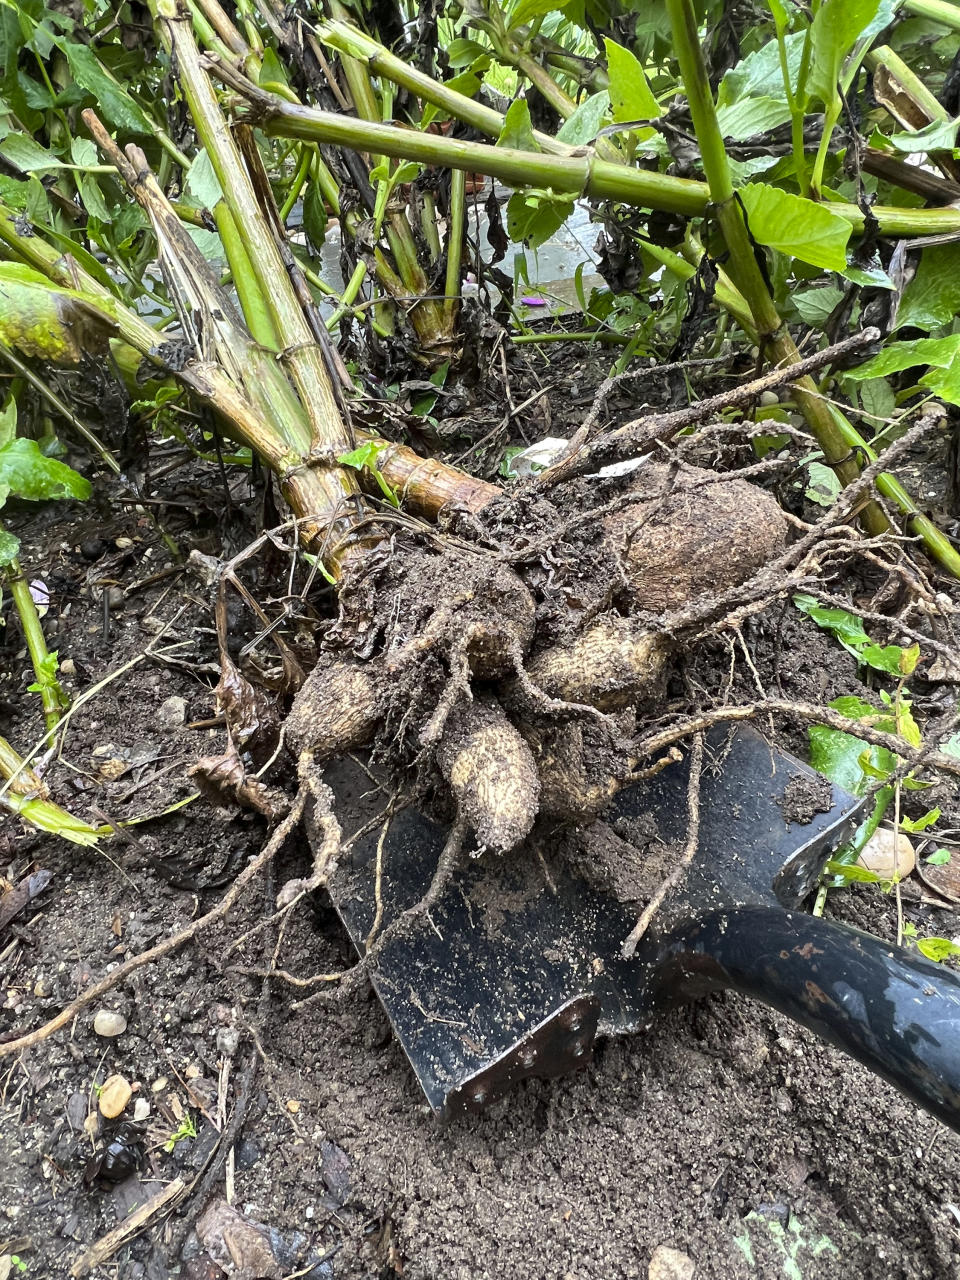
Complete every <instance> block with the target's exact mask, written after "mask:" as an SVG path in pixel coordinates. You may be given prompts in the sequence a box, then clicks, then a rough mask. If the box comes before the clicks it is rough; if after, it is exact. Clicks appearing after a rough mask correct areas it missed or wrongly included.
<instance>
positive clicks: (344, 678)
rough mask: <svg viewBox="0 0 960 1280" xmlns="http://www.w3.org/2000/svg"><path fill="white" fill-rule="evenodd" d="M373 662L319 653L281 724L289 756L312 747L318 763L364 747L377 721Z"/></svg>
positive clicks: (377, 681)
mask: <svg viewBox="0 0 960 1280" xmlns="http://www.w3.org/2000/svg"><path fill="white" fill-rule="evenodd" d="M380 679H381V673H380V668H379V663H377V662H376V661H371V662H357V661H355V660H354V659H352V658H341V657H333V656H331V655H325V656H324V657H322V658H321V659H320V662H319V663H318V664H317V666H316V667H314V669H313V671H311V673H310V675H309V676H308V677H307V680H306V682H305V683H304V686H303V688H302V689H301V690H300V692H299V693H298V694H297V696H296V697H295V698H294V700H293V706H292V707H291V708H290V714H289V715H288V716H287V719H286V723H285V724H284V736H285V740H286V743H287V746H288V747H289V748H290V750H291V751H293V752H294V754H295V755H300V754H301V752H303V751H312V752H313V754H314V757H315V758H316V760H317V761H318V762H322V761H324V760H332V759H333V758H334V757H335V756H338V755H342V754H343V752H345V751H352V750H353V749H354V748H356V747H363V746H366V745H367V744H368V743H369V742H371V741H372V739H373V736H374V734H375V733H376V730H377V726H378V725H379V723H380V720H381V716H382V712H381V707H380V696H379V689H380Z"/></svg>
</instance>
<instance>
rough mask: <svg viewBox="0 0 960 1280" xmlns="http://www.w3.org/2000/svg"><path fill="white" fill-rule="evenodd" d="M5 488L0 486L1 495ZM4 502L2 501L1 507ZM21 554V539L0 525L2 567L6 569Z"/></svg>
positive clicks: (0, 502)
mask: <svg viewBox="0 0 960 1280" xmlns="http://www.w3.org/2000/svg"><path fill="white" fill-rule="evenodd" d="M2 493H3V489H2V488H0V495H2ZM2 506H3V502H2V501H0V507H2ZM19 554H20V539H19V538H15V537H14V536H13V534H12V533H10V531H9V530H8V529H4V527H3V526H2V525H0V569H5V568H6V566H7V565H8V564H12V563H13V561H14V560H16V558H17V556H18V555H19Z"/></svg>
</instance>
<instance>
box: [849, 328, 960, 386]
mask: <svg viewBox="0 0 960 1280" xmlns="http://www.w3.org/2000/svg"><path fill="white" fill-rule="evenodd" d="M958 351H960V333H952V334H950V335H949V336H948V337H946V338H915V339H914V340H913V341H912V342H891V343H888V345H887V346H885V347H884V349H883V350H882V351H880V352H878V354H877V355H875V356H873V357H872V359H870V360H866V361H865V362H864V363H863V364H862V365H860V366H859V368H856V369H849V370H848V371H847V373H846V374H845V376H846V377H848V378H854V379H856V380H858V381H859V380H860V379H864V378H884V377H886V376H887V375H888V374H891V373H899V372H900V371H901V370H902V369H911V368H913V366H914V365H920V364H929V365H935V366H936V367H938V368H941V369H942V368H945V367H946V366H947V365H949V364H951V363H952V361H953V358H954V356H955V355H956V354H957V352H958Z"/></svg>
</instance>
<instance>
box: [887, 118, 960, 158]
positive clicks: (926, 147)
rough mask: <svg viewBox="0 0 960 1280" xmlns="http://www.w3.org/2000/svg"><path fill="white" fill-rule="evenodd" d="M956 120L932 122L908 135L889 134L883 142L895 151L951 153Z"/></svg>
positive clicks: (954, 137)
mask: <svg viewBox="0 0 960 1280" xmlns="http://www.w3.org/2000/svg"><path fill="white" fill-rule="evenodd" d="M958 124H960V119H957V120H934V121H933V122H932V123H931V124H928V125H926V127H925V128H923V129H917V130H916V131H914V132H909V133H891V134H890V136H889V137H887V138H885V139H884V141H886V142H889V143H890V145H891V146H892V147H894V148H896V150H897V151H906V152H915V151H924V152H929V151H952V150H953V148H954V147H955V146H956V144H957V125H958Z"/></svg>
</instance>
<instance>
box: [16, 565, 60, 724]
mask: <svg viewBox="0 0 960 1280" xmlns="http://www.w3.org/2000/svg"><path fill="white" fill-rule="evenodd" d="M4 578H5V580H6V585H7V588H8V590H9V592H10V595H11V596H12V598H13V603H14V607H15V608H16V610H17V613H18V615H19V617H20V626H21V627H22V628H23V638H24V640H26V642H27V652H28V653H29V654H30V663H31V665H32V666H33V674H34V675H35V676H36V678H37V690H38V692H39V694H40V701H41V702H42V703H43V718H44V721H45V722H46V726H47V729H48V730H49V729H55V728H56V727H57V725H58V724H59V722H60V712H61V711H63V710H64V709H65V708H66V706H67V699H66V695H65V694H64V692H63V689H61V687H60V682H59V681H58V680H57V677H56V675H55V674H54V673H53V672H52V670H51V664H52V658H51V655H50V650H49V649H48V648H47V641H46V639H45V637H44V634H43V627H42V626H41V624H40V614H39V613H38V612H37V606H36V603H35V602H34V599H33V596H32V595H31V594H30V584H29V582H27V580H26V578H25V577H24V575H23V570H22V569H21V567H20V561H19V560H12V561H11V562H10V564H9V566H8V567H7V569H6V570H5V571H4Z"/></svg>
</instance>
